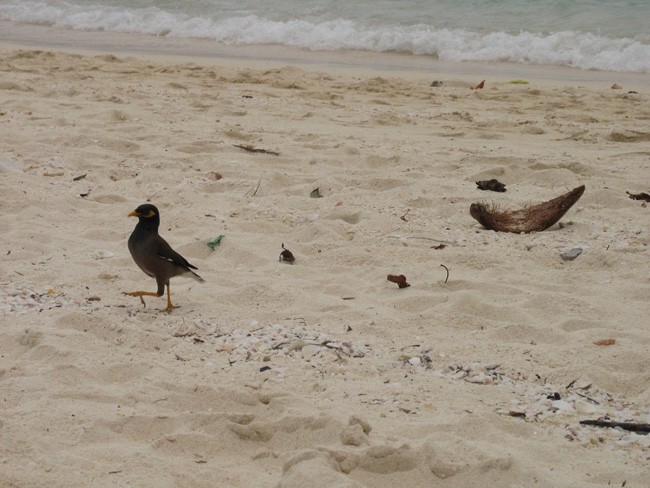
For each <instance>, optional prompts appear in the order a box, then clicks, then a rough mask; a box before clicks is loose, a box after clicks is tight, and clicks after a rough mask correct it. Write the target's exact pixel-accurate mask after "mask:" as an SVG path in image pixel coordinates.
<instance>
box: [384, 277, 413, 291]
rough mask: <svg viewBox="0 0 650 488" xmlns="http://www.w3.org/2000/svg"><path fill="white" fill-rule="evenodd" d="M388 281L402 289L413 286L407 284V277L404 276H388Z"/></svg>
mask: <svg viewBox="0 0 650 488" xmlns="http://www.w3.org/2000/svg"><path fill="white" fill-rule="evenodd" d="M386 279H387V280H388V281H390V282H392V283H397V286H399V287H400V288H407V287H409V286H411V285H409V284H408V283H407V282H406V276H404V275H388V276H387V277H386Z"/></svg>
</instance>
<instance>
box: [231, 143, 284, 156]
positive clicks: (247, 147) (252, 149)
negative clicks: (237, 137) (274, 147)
mask: <svg viewBox="0 0 650 488" xmlns="http://www.w3.org/2000/svg"><path fill="white" fill-rule="evenodd" d="M233 146H235V147H238V148H240V149H243V150H244V151H248V152H252V153H262V154H272V155H273V156H279V155H280V153H279V152H275V151H269V150H268V149H257V148H256V147H253V146H244V145H242V144H233Z"/></svg>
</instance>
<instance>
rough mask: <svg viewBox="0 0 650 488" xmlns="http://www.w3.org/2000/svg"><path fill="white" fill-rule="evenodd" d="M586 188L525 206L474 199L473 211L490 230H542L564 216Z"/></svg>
mask: <svg viewBox="0 0 650 488" xmlns="http://www.w3.org/2000/svg"><path fill="white" fill-rule="evenodd" d="M584 191H585V185H581V186H579V187H577V188H574V189H573V190H571V191H570V192H568V193H565V194H564V195H560V196H559V197H557V198H554V199H553V200H549V201H548V202H544V203H540V204H538V205H532V206H527V207H524V208H523V209H521V210H499V208H498V207H497V206H496V205H493V204H484V203H472V205H470V207H469V213H470V214H471V215H472V217H474V218H475V219H476V220H478V221H479V223H480V224H481V225H483V227H485V228H486V229H488V230H495V231H498V232H515V233H526V234H527V233H529V232H540V231H543V230H546V229H548V228H549V227H551V226H552V225H553V224H555V223H556V222H557V221H558V220H560V219H561V218H562V217H563V216H564V214H565V213H567V211H568V210H569V209H570V208H571V207H572V206H573V204H574V203H576V202H577V201H578V200H579V199H580V197H581V196H582V194H583V193H584Z"/></svg>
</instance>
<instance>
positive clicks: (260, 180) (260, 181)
mask: <svg viewBox="0 0 650 488" xmlns="http://www.w3.org/2000/svg"><path fill="white" fill-rule="evenodd" d="M261 184H262V178H260V179H259V180H258V181H257V186H256V187H255V191H254V192H253V194H252V195H251V196H253V197H254V196H255V195H257V190H259V189H260V185H261ZM251 190H252V188H250V189H249V190H248V191H247V192H246V193H245V194H244V196H245V197H247V196H248V194H249V193H250V192H251Z"/></svg>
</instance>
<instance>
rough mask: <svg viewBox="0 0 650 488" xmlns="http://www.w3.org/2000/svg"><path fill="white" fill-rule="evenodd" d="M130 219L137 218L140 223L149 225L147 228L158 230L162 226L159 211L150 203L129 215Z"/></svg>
mask: <svg viewBox="0 0 650 488" xmlns="http://www.w3.org/2000/svg"><path fill="white" fill-rule="evenodd" d="M129 217H137V218H138V220H139V221H140V223H143V224H145V225H147V227H155V228H158V225H159V224H160V214H159V213H158V209H157V208H156V207H155V206H154V205H151V204H150V203H145V204H143V205H140V206H139V207H138V208H136V209H135V210H134V211H133V212H131V213H129Z"/></svg>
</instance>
